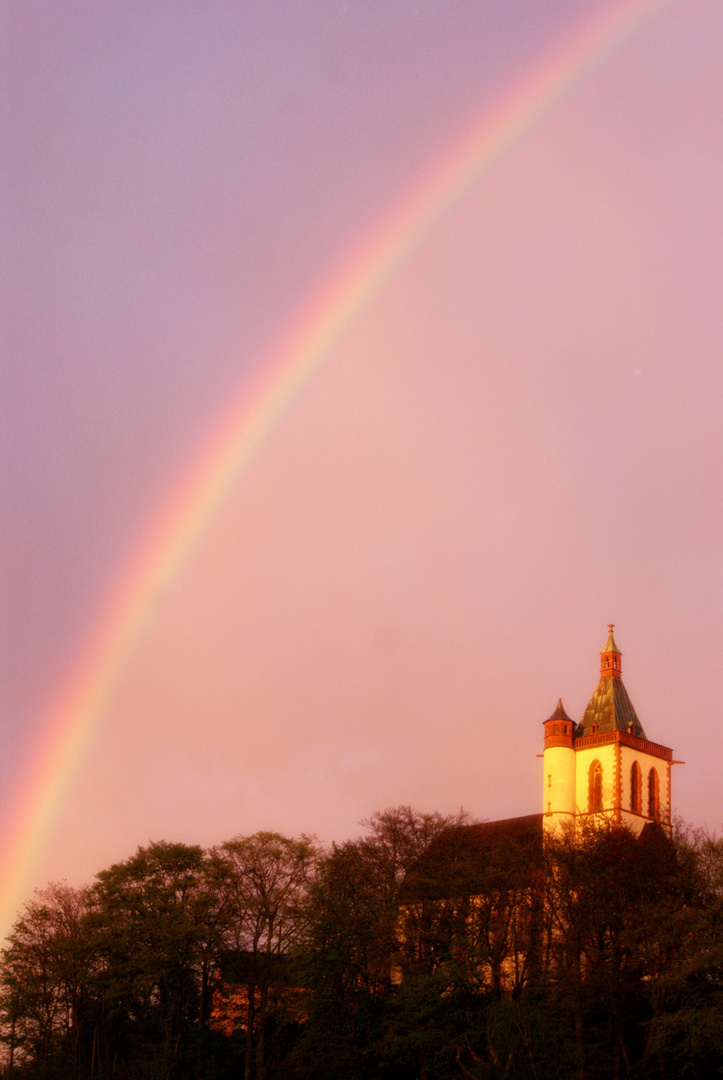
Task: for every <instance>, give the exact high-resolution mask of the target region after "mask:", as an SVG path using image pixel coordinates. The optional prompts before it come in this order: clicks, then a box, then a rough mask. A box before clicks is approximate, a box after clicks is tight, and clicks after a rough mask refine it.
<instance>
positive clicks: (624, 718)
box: [577, 634, 647, 739]
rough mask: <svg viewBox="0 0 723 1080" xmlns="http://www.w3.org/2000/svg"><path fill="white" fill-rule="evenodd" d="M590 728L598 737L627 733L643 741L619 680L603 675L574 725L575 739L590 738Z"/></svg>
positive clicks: (631, 707)
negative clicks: (579, 719) (576, 726)
mask: <svg viewBox="0 0 723 1080" xmlns="http://www.w3.org/2000/svg"><path fill="white" fill-rule="evenodd" d="M610 637H611V638H612V634H611V635H610ZM615 651H616V652H617V649H615ZM593 724H596V725H597V731H598V732H600V733H601V734H605V733H606V732H610V731H627V732H630V733H632V734H633V735H637V736H638V738H639V739H647V735H646V734H645V731H644V730H643V725H642V724H641V723H640V721H639V720H638V714H637V713H636V712H635V709H634V708H633V703H632V701H631V700H630V698H629V697H628V692H627V690H626V689H625V687H624V685H623V681H622V679H618V678H615V677H614V676H611V675H604V676H603V677H602V678H601V679H600V682H599V683H598V684H597V687H596V689H595V693H594V694H593V695H592V697H591V698H590V701H589V702H588V706H587V708H586V709H585V712H584V713H583V717H582V720H581V721H580V723H579V725H578V728H577V735H578V736H580V735H591V734H592V727H593Z"/></svg>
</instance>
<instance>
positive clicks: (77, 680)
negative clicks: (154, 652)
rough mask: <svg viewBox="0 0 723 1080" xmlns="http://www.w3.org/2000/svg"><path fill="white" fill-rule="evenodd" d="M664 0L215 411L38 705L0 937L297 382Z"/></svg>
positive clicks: (489, 121) (515, 106) (452, 167)
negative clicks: (137, 660) (142, 654)
mask: <svg viewBox="0 0 723 1080" xmlns="http://www.w3.org/2000/svg"><path fill="white" fill-rule="evenodd" d="M674 2H675V0H625V2H618V3H614V4H612V5H607V6H606V7H605V8H604V9H603V10H601V11H598V12H597V14H596V17H595V18H594V19H593V20H591V21H588V22H586V23H585V25H584V26H582V27H581V28H580V27H578V29H577V31H576V32H574V33H573V34H572V35H571V36H570V37H569V39H568V40H567V41H566V42H565V43H564V45H563V46H562V47H561V48H560V49H559V50H558V51H557V52H555V53H554V54H553V55H551V56H549V57H548V58H547V59H546V60H545V62H544V63H542V64H540V65H539V66H538V67H537V68H536V69H534V70H533V71H531V72H530V73H528V75H527V77H526V78H525V79H524V80H523V81H522V82H521V83H520V84H519V85H518V86H517V87H516V89H514V90H513V91H512V92H511V93H509V94H508V95H507V96H506V98H505V99H504V101H503V102H502V104H501V105H500V106H499V107H498V108H497V109H496V110H493V111H492V112H491V113H486V114H485V115H483V116H482V117H481V118H480V120H479V121H478V122H477V123H475V124H473V125H472V126H471V127H470V128H469V130H468V131H467V132H466V134H465V135H464V137H463V138H462V139H461V140H459V141H458V142H457V143H456V145H453V146H452V147H450V148H449V149H448V150H447V152H446V153H445V154H443V155H442V156H441V157H440V158H439V159H438V161H437V162H436V163H435V164H434V166H433V167H432V168H430V169H429V171H428V172H427V173H426V174H425V175H424V176H422V177H421V179H420V180H419V181H418V183H416V184H415V186H414V187H413V188H412V189H411V190H410V191H409V192H407V194H406V196H405V198H404V199H403V200H401V202H400V203H399V204H398V205H397V206H396V207H394V208H393V209H392V210H391V212H390V213H389V214H388V215H387V216H386V217H385V218H384V219H383V220H382V221H381V223H380V224H379V225H378V227H377V228H376V229H375V230H374V232H373V233H372V234H371V235H370V236H369V237H368V238H366V239H365V240H364V241H362V242H361V243H360V244H359V246H358V247H357V248H356V249H355V250H353V251H352V252H351V253H349V254H348V256H347V257H346V258H345V259H344V260H343V261H342V262H341V263H340V265H339V266H337V267H336V269H335V271H334V272H333V273H332V274H330V276H329V278H328V280H327V281H326V283H325V284H324V285H323V286H322V287H321V288H320V289H319V291H318V292H317V294H316V296H315V298H314V299H313V300H312V302H311V303H310V305H309V306H308V307H307V308H306V309H305V310H304V312H303V313H302V314H301V316H300V317H298V318H296V319H295V320H294V321H293V323H292V324H291V325H290V327H289V328H288V329H287V331H286V332H285V333H284V334H283V336H282V337H281V338H280V340H279V341H278V342H277V344H276V347H275V348H274V349H273V350H272V351H271V352H270V354H269V355H268V356H267V357H266V358H265V359H264V361H263V363H262V364H261V365H260V367H259V370H260V371H261V372H262V376H261V377H260V378H259V379H258V381H257V382H256V384H255V385H254V386H253V388H252V389H251V391H249V389H248V387H246V388H245V389H244V391H243V393H242V394H241V395H240V396H239V398H238V400H237V401H236V402H235V403H232V406H231V408H229V409H228V410H227V412H226V413H225V414H224V415H223V416H221V417H220V418H219V420H218V422H217V423H216V425H215V426H214V429H213V431H212V432H211V434H210V436H209V437H208V438H207V440H206V442H205V444H204V445H203V446H202V447H201V448H200V450H199V451H197V452H196V454H195V455H194V457H193V459H192V464H191V468H190V470H189V471H188V473H187V474H185V475H184V476H183V477H182V479H181V482H180V483H179V484H178V485H177V487H176V489H175V491H173V492H172V494H171V495H170V497H169V499H168V501H167V503H166V505H165V508H164V509H163V511H162V513H160V515H159V517H158V519H157V521H156V522H155V524H154V525H153V527H152V528H151V529H150V531H149V533H148V535H147V536H146V537H145V539H144V541H143V543H142V544H141V546H140V548H139V551H138V553H137V555H136V557H135V558H134V560H133V561H132V563H131V565H130V566H129V567H128V568H127V569H126V571H125V573H124V574H123V575H122V576H121V578H120V580H119V582H118V584H117V587H116V589H115V592H114V594H113V596H112V598H111V601H110V602H109V604H108V606H107V609H106V611H105V615H104V618H103V621H102V624H101V625H100V626H99V627H98V628H97V630H96V632H95V633H94V635H93V640H92V642H91V643H90V645H89V648H88V650H87V652H86V654H85V655H84V656H83V657H82V660H81V662H80V663H79V664H78V666H77V668H76V670H75V671H74V673H73V674H72V676H71V678H70V679H69V680H68V682H67V684H66V685H65V686H64V688H63V690H62V692H61V694H60V695H59V697H58V699H57V700H56V701H54V702H53V703H52V706H51V708H50V709H49V710H48V713H47V716H46V717H45V718H44V721H43V724H42V725H41V728H40V730H41V737H40V739H39V740H38V743H37V745H35V746H34V747H32V748H31V751H30V753H29V767H28V769H27V773H26V775H25V776H24V777H23V782H22V784H21V796H20V797H19V798H17V799H16V800H15V804H14V806H13V808H12V813H11V815H10V820H9V822H8V823H7V825H6V827H5V830H4V837H3V843H2V850H1V851H0V865H2V868H3V875H2V882H1V883H0V931H3V932H7V930H8V928H9V926H10V924H11V923H12V921H13V919H14V917H15V914H16V912H17V911H18V908H19V906H20V905H21V904H22V902H23V900H24V899H25V897H26V896H27V892H28V887H29V882H30V881H31V879H32V875H33V871H34V868H35V866H36V865H37V861H38V859H39V856H40V854H41V853H42V851H43V848H44V845H45V844H46V842H47V840H48V837H49V835H50V832H51V829H52V826H53V822H54V820H55V818H56V816H57V813H58V810H59V807H60V805H61V804H62V800H63V798H64V796H65V794H66V793H67V791H68V789H69V787H70V784H71V781H72V779H73V778H74V777H75V776H76V775H77V773H78V770H79V768H80V766H81V763H82V761H83V759H84V756H85V754H86V751H87V749H88V747H89V744H90V742H91V739H92V738H93V737H94V735H95V734H96V732H97V730H98V728H99V726H100V724H101V722H102V719H103V715H104V711H105V709H106V706H107V705H108V703H109V701H110V699H111V697H112V694H113V691H114V689H115V687H116V686H117V684H118V681H119V678H120V676H121V674H122V673H123V671H124V670H125V668H126V666H127V664H128V661H129V659H130V658H131V656H132V655H133V654H134V652H135V650H136V649H137V648H138V645H139V642H140V641H141V639H142V637H143V633H144V631H145V629H146V628H147V626H148V624H149V622H150V620H151V618H152V616H153V613H154V610H155V608H156V605H157V603H158V600H159V598H160V596H162V595H163V593H164V592H165V591H166V590H167V589H168V588H170V586H171V585H172V584H173V582H174V579H175V578H176V575H177V573H178V570H179V568H180V567H181V566H182V565H183V564H184V562H185V561H186V559H187V558H188V556H189V553H190V551H191V550H192V548H193V546H194V544H195V543H196V541H197V540H198V538H199V537H200V535H201V534H202V533H203V531H204V530H205V529H206V527H207V525H208V523H209V522H210V521H211V519H212V518H213V516H214V513H215V512H216V510H217V508H218V507H219V506H220V504H221V503H222V502H223V500H224V498H225V497H226V495H227V493H228V492H229V491H230V490H231V488H232V486H233V484H234V483H235V481H236V480H237V479H238V477H239V475H240V474H241V473H242V472H243V470H244V469H245V468H247V467H248V465H249V463H250V461H251V460H252V458H253V455H254V453H255V451H256V450H257V448H258V447H259V446H260V444H262V443H263V441H264V439H265V438H267V436H268V435H269V432H271V431H272V430H273V428H274V426H275V424H276V423H277V422H278V421H279V419H280V418H281V417H282V416H283V415H284V413H285V412H286V410H287V409H288V408H289V407H290V406H291V404H292V402H293V401H294V399H295V398H296V397H297V396H298V394H299V392H300V390H301V389H302V387H303V386H304V385H305V384H306V383H307V382H308V380H309V379H310V378H311V376H312V375H313V374H314V372H315V371H317V369H318V368H319V366H320V365H321V364H322V363H323V362H324V360H325V358H326V357H327V356H328V355H329V354H330V352H331V350H332V348H333V347H334V345H335V344H337V343H338V342H339V340H340V338H341V337H342V335H343V334H344V333H345V331H346V330H347V329H348V328H349V327H350V326H351V325H352V324H353V322H354V320H356V319H357V318H358V317H359V316H360V314H361V313H362V312H363V311H364V309H365V308H366V306H367V305H368V304H369V303H370V301H371V299H372V298H373V297H374V296H375V295H377V294H378V293H379V292H380V290H381V289H382V288H383V287H384V285H385V283H386V282H387V281H388V280H389V279H390V278H391V277H392V275H393V274H394V273H395V271H396V270H397V269H398V268H399V267H400V266H401V265H402V264H403V263H404V262H405V260H407V259H408V258H409V256H410V254H411V253H412V251H413V250H414V248H415V246H416V245H417V244H419V243H420V241H421V239H422V238H423V237H424V236H425V235H426V234H427V233H428V232H429V231H430V230H431V228H432V227H433V226H434V225H435V224H436V223H437V222H438V221H439V220H440V219H441V218H442V217H443V215H444V214H445V213H446V212H447V211H448V210H449V209H450V208H451V207H452V206H453V205H454V204H456V203H457V202H458V201H459V200H460V199H461V198H462V197H463V195H464V194H465V193H466V192H467V191H468V190H469V189H470V187H471V186H472V185H473V184H475V183H477V182H479V181H480V180H481V179H482V178H483V177H484V176H485V175H486V174H487V173H489V171H490V170H491V169H492V168H493V167H494V166H495V165H496V164H497V163H498V162H499V161H500V160H501V159H502V158H503V157H504V156H505V154H507V153H508V152H509V150H510V149H511V148H512V147H513V146H514V145H515V144H517V143H518V142H519V141H520V140H521V139H522V138H523V137H524V136H525V134H526V133H527V132H529V131H530V130H531V129H532V128H534V126H535V125H536V124H538V123H539V122H540V120H541V119H542V118H543V117H544V116H545V115H546V114H548V113H549V112H550V110H551V109H553V107H554V106H555V105H556V104H557V103H558V102H559V101H560V100H561V99H562V98H563V97H565V96H566V95H568V94H569V93H570V91H571V90H573V89H574V88H575V86H577V85H578V84H579V83H580V82H581V81H582V80H583V79H584V78H585V77H587V76H589V75H590V73H591V72H592V71H594V70H595V69H596V68H597V67H599V66H600V65H601V64H602V63H603V62H604V61H605V60H606V59H607V58H608V57H609V56H610V55H611V54H613V53H615V52H616V51H617V50H618V49H619V48H620V47H621V46H622V45H624V44H625V43H626V42H627V41H628V40H630V39H631V38H633V37H634V36H635V35H636V34H637V33H638V32H639V31H640V30H641V29H642V28H643V27H644V26H645V25H647V24H648V23H649V22H650V21H651V20H652V19H653V18H654V17H656V16H657V15H658V14H659V13H661V12H662V11H663V9H665V8H666V7H669V6H672V4H673V3H674Z"/></svg>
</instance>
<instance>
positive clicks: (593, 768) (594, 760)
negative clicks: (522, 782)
mask: <svg viewBox="0 0 723 1080" xmlns="http://www.w3.org/2000/svg"><path fill="white" fill-rule="evenodd" d="M613 629H614V626H613V625H612V624H611V625H610V626H609V627H608V630H609V635H608V640H607V643H606V645H605V648H604V649H603V651H602V652H601V653H600V681H599V682H598V684H597V687H596V688H595V692H594V693H593V695H592V697H591V698H590V701H589V703H588V706H587V708H586V709H585V712H584V714H583V717H582V720H581V721H580V723H579V724H576V723H575V722H574V721H573V720H571V719H570V717H569V716H568V715H567V713H566V712H565V709H564V707H563V704H562V700H560V701H558V703H557V708H556V709H555V711H554V712H553V714H552V716H551V717H550V718H549V719H548V720H545V722H544V726H545V752H544V754H543V758H544V787H543V802H542V824H543V830H544V832H545V833H547V834H550V833H557V832H563V831H565V830H567V829H570V828H577V827H579V826H580V825H581V824H582V823H583V822H585V821H587V820H592V819H593V815H595V816H597V817H599V816H603V817H604V818H607V819H608V820H609V821H610V822H611V823H614V824H623V825H626V826H627V827H628V828H630V829H632V830H633V832H640V831H641V830H642V828H643V827H644V826H645V825H646V824H647V823H648V822H651V821H655V822H658V823H660V824H661V825H663V826H664V827H668V828H669V827H670V814H671V797H670V772H671V765H672V764H673V751H672V750H670V749H669V748H668V747H667V746H660V745H659V744H658V743H654V742H650V740H649V739H648V737H647V735H646V734H645V730H644V729H643V725H642V724H641V723H640V720H639V719H638V715H637V713H636V712H635V708H634V707H633V703H632V702H631V700H630V698H629V696H628V692H627V690H626V689H625V686H624V684H623V680H622V667H621V657H622V654H621V652H620V650H619V649H618V647H617V645H616V644H615V638H614V637H613Z"/></svg>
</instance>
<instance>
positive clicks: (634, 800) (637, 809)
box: [630, 761, 643, 814]
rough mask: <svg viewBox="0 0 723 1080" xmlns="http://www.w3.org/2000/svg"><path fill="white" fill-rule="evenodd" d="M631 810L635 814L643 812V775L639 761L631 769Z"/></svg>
mask: <svg viewBox="0 0 723 1080" xmlns="http://www.w3.org/2000/svg"><path fill="white" fill-rule="evenodd" d="M630 809H631V810H632V811H633V813H634V814H642V812H643V774H642V773H641V771H640V766H639V765H638V763H637V761H634V762H633V764H632V768H631V769H630Z"/></svg>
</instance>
